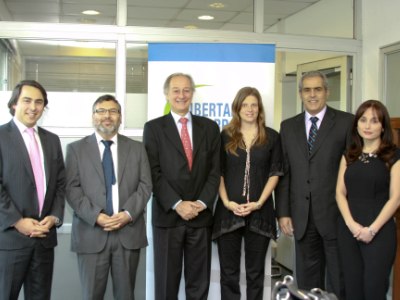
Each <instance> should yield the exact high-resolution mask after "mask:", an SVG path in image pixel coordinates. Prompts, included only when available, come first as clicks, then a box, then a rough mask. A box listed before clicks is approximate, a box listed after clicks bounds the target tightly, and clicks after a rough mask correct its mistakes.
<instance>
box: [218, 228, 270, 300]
mask: <svg viewBox="0 0 400 300" xmlns="http://www.w3.org/2000/svg"><path fill="white" fill-rule="evenodd" d="M242 240H243V241H244V252H245V267H246V287H247V290H246V296H247V298H246V299H247V300H256V299H259V300H262V299H263V291H264V269H265V256H266V254H267V250H268V244H269V241H270V239H269V238H267V237H265V236H262V235H260V234H257V233H254V232H251V231H250V230H249V229H248V227H242V228H239V229H237V230H235V231H233V232H229V233H225V234H223V235H221V236H220V237H219V238H218V239H217V243H218V256H219V262H220V269H221V299H222V300H240V285H239V281H240V256H241V251H242Z"/></svg>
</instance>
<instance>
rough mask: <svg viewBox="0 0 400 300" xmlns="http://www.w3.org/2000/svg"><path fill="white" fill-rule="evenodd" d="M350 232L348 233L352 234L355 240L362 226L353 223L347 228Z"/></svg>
mask: <svg viewBox="0 0 400 300" xmlns="http://www.w3.org/2000/svg"><path fill="white" fill-rule="evenodd" d="M347 227H348V228H349V230H350V232H351V233H352V234H353V237H354V238H356V239H357V237H358V236H359V234H360V232H361V230H362V229H363V226H362V225H361V224H358V223H357V222H353V223H351V224H350V225H348V226H347Z"/></svg>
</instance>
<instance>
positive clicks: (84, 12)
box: [82, 9, 100, 16]
mask: <svg viewBox="0 0 400 300" xmlns="http://www.w3.org/2000/svg"><path fill="white" fill-rule="evenodd" d="M82 14H84V15H89V16H96V15H99V14H100V12H98V11H97V10H90V9H89V10H84V11H83V12H82Z"/></svg>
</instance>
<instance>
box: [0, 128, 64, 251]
mask: <svg viewBox="0 0 400 300" xmlns="http://www.w3.org/2000/svg"><path fill="white" fill-rule="evenodd" d="M38 134H39V137H40V142H41V144H42V148H43V156H44V167H45V173H46V181H47V182H46V184H47V186H46V195H45V199H44V205H43V209H42V214H41V215H40V216H39V206H38V200H37V193H36V187H35V178H34V175H33V170H32V166H31V162H30V159H29V154H28V150H27V149H26V146H25V143H24V140H23V137H22V135H21V133H20V131H19V129H18V127H17V126H16V125H15V123H14V121H12V120H11V121H10V122H9V123H7V124H4V125H2V126H1V127H0V249H20V248H25V247H31V246H32V245H34V243H36V242H41V243H42V244H43V246H44V247H47V248H51V247H55V246H56V245H57V234H56V228H55V227H53V228H51V230H50V232H49V233H48V235H47V236H46V237H45V238H34V239H32V238H30V237H28V236H25V235H23V234H21V233H19V232H18V231H17V230H16V229H15V228H14V227H13V225H14V224H15V223H16V222H17V221H18V220H20V219H21V218H33V219H36V220H41V219H43V218H44V217H46V216H50V215H51V216H56V217H58V218H59V219H60V220H61V221H62V219H63V216H64V205H65V169H64V160H63V155H62V151H61V144H60V139H59V138H58V136H57V135H55V134H53V133H51V132H49V131H47V130H45V129H43V128H40V127H39V129H38Z"/></svg>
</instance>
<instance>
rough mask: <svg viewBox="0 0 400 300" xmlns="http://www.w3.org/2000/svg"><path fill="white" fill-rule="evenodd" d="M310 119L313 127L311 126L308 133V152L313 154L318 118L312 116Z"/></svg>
mask: <svg viewBox="0 0 400 300" xmlns="http://www.w3.org/2000/svg"><path fill="white" fill-rule="evenodd" d="M310 121H311V127H310V132H309V133H308V154H311V152H312V149H313V147H314V143H315V139H316V137H317V131H318V127H317V122H318V118H317V117H311V118H310Z"/></svg>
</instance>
